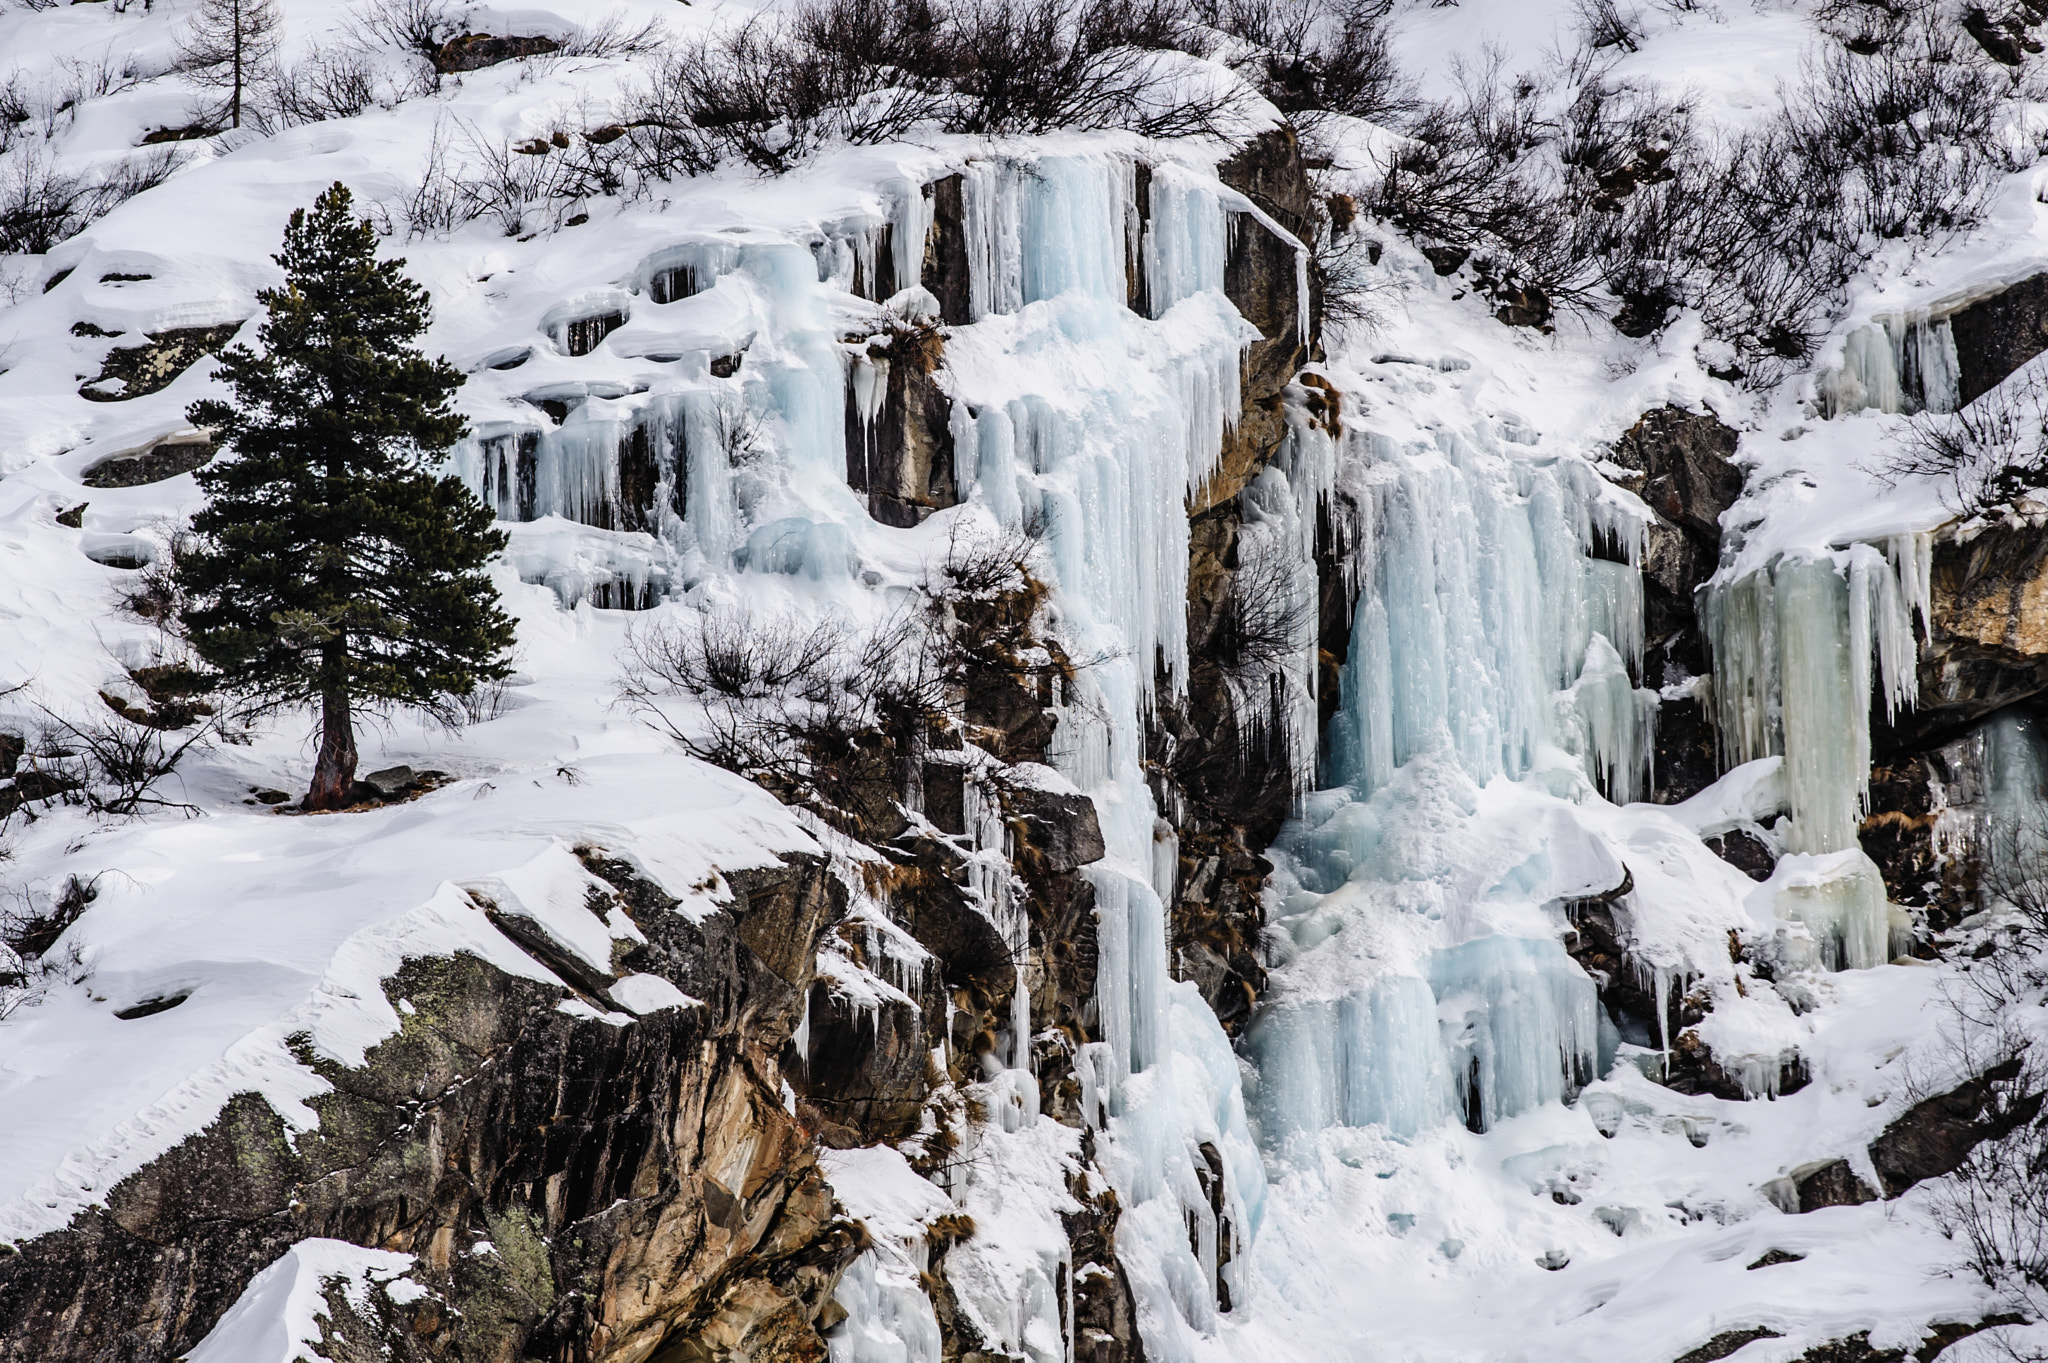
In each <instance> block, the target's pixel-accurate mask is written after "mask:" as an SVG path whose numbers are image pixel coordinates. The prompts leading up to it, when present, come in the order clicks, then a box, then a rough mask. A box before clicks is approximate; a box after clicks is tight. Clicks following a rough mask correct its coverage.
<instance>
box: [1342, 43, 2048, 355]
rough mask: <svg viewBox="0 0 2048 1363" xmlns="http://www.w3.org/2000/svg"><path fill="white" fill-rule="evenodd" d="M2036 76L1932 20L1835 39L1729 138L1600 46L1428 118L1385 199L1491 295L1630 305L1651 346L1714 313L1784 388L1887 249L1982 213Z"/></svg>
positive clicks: (1481, 83)
mask: <svg viewBox="0 0 2048 1363" xmlns="http://www.w3.org/2000/svg"><path fill="white" fill-rule="evenodd" d="M2016 79H2018V78H2017V77H2015V76H2010V75H2007V74H2005V73H2004V71H2003V69H2002V68H2000V67H1998V66H1997V65H1996V64H1994V63H1992V62H1991V61H1990V59H1989V58H1987V57H1986V56H1985V55H1984V54H1983V52H1982V50H1981V49H1980V48H1979V47H1978V46H1977V45H1976V43H1975V41H1974V40H1973V39H1971V38H1970V37H1969V35H1968V34H1967V33H1966V32H1965V31H1964V30H1963V29H1962V28H1961V27H1960V26H1959V25H1958V24H1956V23H1955V22H1953V21H1952V20H1950V19H1948V18H1945V17H1943V16H1941V15H1940V14H1938V13H1936V12H1935V11H1932V10H1927V11H1924V12H1920V13H1918V14H1915V15H1912V16H1909V17H1908V18H1906V19H1903V20H1901V21H1900V23H1899V25H1898V26H1897V28H1896V31H1895V33H1894V34H1893V36H1892V38H1891V40H1889V41H1887V42H1886V43H1885V44H1884V45H1883V46H1881V47H1880V48H1878V49H1876V50H1874V51H1872V52H1870V53H1867V54H1866V53H1861V52H1857V51H1852V50H1850V49H1849V48H1846V47H1842V46H1839V45H1831V46H1829V47H1828V48H1826V49H1825V50H1824V51H1822V52H1821V53H1820V55H1819V56H1817V57H1816V58H1814V59H1813V60H1811V61H1810V62H1809V63H1808V64H1807V67H1806V79H1805V80H1804V81H1802V82H1801V83H1800V84H1799V85H1797V86H1796V87H1794V88H1792V89H1790V90H1788V91H1787V92H1786V94H1785V95H1784V97H1783V99H1782V102H1781V104H1780V106H1779V108H1778V110H1777V111H1776V113H1775V115H1774V116H1773V117H1772V118H1770V119H1768V120H1766V121H1765V122H1764V123H1763V124H1762V125H1760V126H1759V127H1757V128H1754V129H1751V130H1748V131H1745V132H1742V133H1740V134H1737V135H1733V136H1728V137H1719V138H1717V137H1713V136H1709V135H1708V134H1707V133H1706V132H1704V131H1703V130H1702V129H1701V128H1700V127H1699V126H1698V125H1697V124H1696V123H1695V120H1694V117H1693V115H1692V112H1691V110H1690V109H1689V108H1688V107H1687V106H1686V105H1685V104H1684V103H1683V102H1681V101H1677V100H1674V99H1671V98H1669V97H1667V96H1662V95H1660V94H1659V93H1658V92H1656V91H1653V90H1650V89H1645V88H1639V87H1632V86H1630V85H1628V84H1626V83H1624V82H1621V81H1618V80H1616V79H1615V78H1614V77H1613V75H1612V73H1611V72H1610V71H1609V70H1608V69H1607V68H1606V67H1604V66H1603V65H1601V64H1600V63H1599V62H1598V61H1596V60H1594V59H1593V57H1592V54H1591V52H1590V50H1582V51H1581V52H1580V53H1578V54H1576V55H1575V56H1573V57H1571V58H1569V59H1567V60H1565V61H1563V62H1559V63H1554V64H1553V65H1552V67H1551V68H1550V69H1549V70H1547V71H1543V72H1539V73H1536V74H1534V75H1528V74H1515V75H1510V74H1509V73H1508V72H1507V71H1506V70H1505V68H1504V67H1503V66H1501V65H1500V64H1499V63H1498V62H1496V63H1494V64H1493V65H1491V66H1488V67H1486V68H1483V69H1479V70H1475V71H1471V72H1468V73H1466V76H1465V78H1464V80H1463V81H1462V84H1461V88H1460V90H1459V93H1458V94H1457V95H1455V96H1454V97H1452V98H1449V99H1445V100H1440V101H1437V102H1435V103H1432V104H1430V105H1427V106H1425V107H1424V108H1422V109H1421V110H1420V111H1418V112H1417V113H1416V115H1415V116H1414V117H1413V118H1412V119H1410V120H1409V122H1408V123H1407V125H1406V126H1405V129H1404V130H1405V131H1406V132H1407V133H1408V134H1409V136H1410V138H1411V139H1412V140H1411V142H1410V143H1409V144H1408V145H1407V146H1406V147H1404V148H1403V149H1402V150H1401V151H1400V152H1399V153H1397V154H1396V155H1395V156H1394V157H1393V158H1391V161H1390V163H1389V165H1388V166H1387V168H1386V170H1385V173H1384V174H1383V176H1382V177H1381V179H1380V181H1379V184H1378V186H1377V190H1376V193H1375V194H1374V196H1373V197H1372V198H1371V199H1370V200H1369V202H1368V205H1367V208H1368V211H1370V212H1372V213H1373V214H1375V215H1376V216H1379V217H1381V218H1383V219H1385V220H1386V221H1388V222H1390V223H1392V224H1393V225H1395V226H1397V227H1399V228H1401V229H1402V230H1404V231H1407V232H1409V233H1411V234H1412V235H1414V236H1416V237H1417V238H1419V239H1421V240H1423V241H1425V242H1427V243H1431V244H1440V245H1443V246H1446V247H1450V248H1455V249H1457V250H1461V251H1465V252H1468V253H1470V255H1471V258H1472V260H1473V262H1474V266H1475V272H1476V273H1477V274H1479V275H1480V277H1481V279H1482V282H1489V283H1494V284H1496V285H1501V284H1505V285H1508V286H1510V287H1512V286H1523V287H1528V286H1533V287H1534V288H1536V289H1538V290H1541V291H1542V293H1543V294H1544V295H1545V296H1546V297H1547V298H1548V299H1549V300H1550V301H1552V302H1555V303H1559V304H1565V305H1576V306H1581V307H1590V306H1594V305H1597V304H1599V303H1601V302H1603V301H1604V300H1607V299H1610V298H1611V299H1613V300H1616V301H1618V302H1619V303H1620V304H1621V311H1620V316H1619V317H1617V319H1616V320H1617V322H1618V323H1619V324H1620V325H1622V326H1623V328H1624V329H1625V330H1628V331H1630V332H1632V333H1633V334H1642V333H1644V332H1647V331H1649V330H1652V329H1654V328H1655V327H1656V326H1658V325H1660V324H1661V323H1662V321H1663V320H1664V317H1665V314H1666V313H1667V312H1668V310H1669V309H1670V308H1672V307H1675V306H1690V307H1694V308H1697V309H1698V310H1699V311H1700V313H1701V315H1702V316H1703V318H1704V319H1705V321H1706V322H1707V324H1708V326H1709V327H1710V328H1711V329H1712V330H1714V331H1715V332H1717V333H1718V334H1720V335H1721V336H1723V337H1724V338H1726V339H1728V340H1730V341H1732V342H1734V343H1735V344H1736V346H1737V347H1738V349H1739V350H1740V351H1741V352H1742V353H1743V354H1744V355H1745V356H1747V357H1749V360H1750V363H1751V366H1752V367H1753V368H1755V369H1757V370H1758V371H1759V373H1760V375H1765V374H1767V373H1774V372H1776V367H1777V365H1778V364H1779V363H1781V362H1784V361H1795V360H1799V359H1802V358H1804V357H1805V356H1806V355H1808V354H1810V353H1811V351H1812V348H1813V346H1814V345H1815V344H1816V343H1817V342H1818V340H1819V339H1820V338H1821V337H1822V336H1823V335H1824V334H1825V333H1826V330H1827V328H1828V325H1829V322H1830V319H1831V317H1832V315H1833V313H1834V312H1835V311H1836V309H1837V308H1838V306H1839V304H1840V302H1841V299H1842V291H1843V289H1844V287H1845V285H1846V284H1847V282H1848V280H1849V278H1850V277H1851V276H1852V275H1853V274H1854V273H1855V272H1856V271H1857V270H1859V269H1860V268H1861V267H1862V265H1863V264H1864V262H1866V261H1867V260H1869V259H1870V258H1871V256H1872V255H1873V254H1875V252H1876V251H1877V250H1878V249H1880V248H1881V247H1882V245H1883V244H1884V243H1885V242H1887V241H1891V240H1896V239H1899V238H1906V237H1923V238H1924V237H1934V236H1940V235H1943V234H1947V233H1952V232H1955V231H1958V230H1961V229H1963V228H1967V227H1968V226H1970V225H1971V224H1972V223H1974V222H1975V221H1977V220H1978V218H1979V217H1980V216H1981V214H1982V212H1983V209H1984V205H1985V202H1986V198H1987V196H1988V194H1989V192H1990V188H1991V185H1992V183H1993V181H1994V180H1995V178H1996V177H1997V175H1998V174H1999V173H2000V170H2001V168H2002V161H2001V153H2000V151H1999V149H1998V144H1997V137H1996V133H1997V118H1996V115H1997V113H1998V110H1999V108H2000V105H2001V102H2002V101H2004V100H2005V99H2007V98H2009V97H2010V96H2011V95H2012V94H2013V93H2014V92H2015V90H2016V89H2017V88H2018V87H2016V86H2015V84H2014V81H2015V80H2016Z"/></svg>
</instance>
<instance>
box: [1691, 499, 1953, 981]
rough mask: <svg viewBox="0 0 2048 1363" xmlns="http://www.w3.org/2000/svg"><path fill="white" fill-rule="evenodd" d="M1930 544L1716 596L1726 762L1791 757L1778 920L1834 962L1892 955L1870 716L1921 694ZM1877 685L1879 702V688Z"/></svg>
mask: <svg viewBox="0 0 2048 1363" xmlns="http://www.w3.org/2000/svg"><path fill="white" fill-rule="evenodd" d="M1931 555H1932V547H1931V543H1930V540H1929V537H1928V536H1926V535H1924V534H1915V535H1900V536H1895V537H1893V538H1892V539H1890V540H1889V541H1887V543H1886V545H1885V547H1884V548H1883V549H1882V550H1880V549H1879V548H1877V547H1876V546H1874V545H1869V544H1857V545H1853V546H1851V547H1850V548H1849V549H1847V550H1843V551H1841V552H1839V553H1837V554H1830V555H1826V556H1819V557H1793V556H1786V557H1781V558H1779V559H1777V560H1775V561H1774V562H1772V563H1771V564H1769V565H1768V566H1766V567H1765V568H1762V569H1760V570H1758V571H1756V572H1753V573H1750V574H1747V575H1745V576H1742V577H1739V578H1736V579H1734V580H1732V581H1725V582H1722V581H1717V582H1715V583H1713V584H1711V585H1710V586H1709V588H1708V590H1707V592H1706V597H1705V610H1704V617H1705V625H1706V636H1707V644H1708V648H1709V651H1710V653H1711V654H1712V659H1713V667H1714V695H1713V702H1714V708H1715V719H1716V728H1717V729H1718V731H1719V734H1720V741H1721V744H1722V749H1723V751H1722V760H1723V762H1724V764H1725V765H1727V766H1730V767H1732V766H1735V765H1738V764H1740V763H1743V762H1748V761H1753V760H1755V759H1756V758H1760V757H1768V756H1772V755H1775V754H1781V753H1782V754H1783V755H1784V758H1785V786H1786V797H1787V803H1788V804H1789V806H1790V812H1791V822H1790V825H1789V827H1787V828H1785V829H1783V830H1781V838H1782V841H1783V844H1784V846H1785V849H1786V851H1787V852H1788V853H1790V854H1792V855H1791V856H1788V857H1787V858H1786V859H1785V860H1783V861H1781V863H1780V865H1779V873H1778V876H1777V877H1776V879H1777V881H1778V883H1779V887H1780V888H1779V893H1778V912H1779V916H1780V917H1782V918H1785V919H1788V920H1791V921H1795V922H1800V923H1804V924H1805V925H1806V926H1807V927H1808V928H1809V929H1810V931H1811V932H1812V935H1813V938H1814V941H1815V944H1816V950H1817V953H1818V960H1817V962H1816V963H1818V964H1824V965H1826V966H1827V967H1828V968H1830V969H1844V968H1866V967H1869V966H1873V965H1878V964H1881V963H1882V962H1883V961H1885V960H1887V959H1889V957H1890V940H1891V924H1890V916H1889V915H1890V908H1889V904H1888V902H1887V900H1886V896H1885V889H1884V881H1883V878H1882V876H1881V875H1880V874H1879V872H1878V869H1877V866H1876V864H1875V863H1873V862H1872V861H1871V860H1870V858H1869V857H1868V856H1866V855H1864V853H1863V850H1862V847H1861V845H1860V843H1859V842H1858V839H1857V830H1858V827H1859V825H1860V823H1861V822H1862V816H1863V813H1864V811H1865V808H1866V807H1867V805H1868V802H1869V796H1870V711H1871V707H1872V705H1873V703H1874V700H1875V699H1877V698H1881V699H1882V701H1883V704H1884V706H1885V708H1886V711H1887V713H1888V714H1896V713H1897V712H1898V711H1899V710H1900V709H1901V708H1903V707H1906V706H1910V705H1912V704H1913V702H1914V700H1915V699H1916V697H1917V694H1918V674H1917V668H1916V662H1917V651H1918V645H1917V643H1916V641H1915V636H1914V621H1915V619H1916V618H1917V619H1918V621H1919V622H1920V627H1921V628H1922V629H1926V628H1927V627H1928V611H1929V601H1930V586H1929V578H1930V572H1931V561H1932V560H1931ZM1873 690H1875V692H1876V696H1875V697H1874V696H1873Z"/></svg>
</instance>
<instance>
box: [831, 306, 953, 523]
mask: <svg viewBox="0 0 2048 1363" xmlns="http://www.w3.org/2000/svg"><path fill="white" fill-rule="evenodd" d="M865 349H866V353H865V355H864V357H863V359H862V362H861V363H860V364H858V365H856V366H855V367H854V368H853V369H852V371H851V372H850V373H849V374H848V393H847V403H846V485H847V486H848V487H850V488H852V489H853V490H854V491H855V492H864V493H866V494H867V499H868V514H869V515H870V516H872V517H874V518H875V519H876V520H877V521H880V522H881V523H882V524H883V525H894V526H912V525H916V524H917V523H918V522H919V521H921V520H923V519H924V518H925V517H926V516H929V515H931V514H932V512H934V511H937V510H940V509H942V508H945V507H949V506H952V505H954V504H955V503H956V502H958V501H959V500H960V497H959V488H958V482H957V479H956V477H955V474H954V470H953V430H952V424H951V421H952V411H953V403H952V399H950V398H948V397H947V396H946V394H945V392H944V390H943V389H941V388H940V386H939V384H938V381H937V379H936V377H935V376H936V374H937V372H938V369H939V366H940V364H941V362H942V360H943V357H944V338H943V337H942V336H941V335H940V333H939V332H938V331H936V330H935V329H933V328H930V327H917V326H901V327H897V328H895V329H893V330H891V331H888V332H884V333H882V334H880V335H877V336H872V337H869V338H868V340H867V344H866V348H865Z"/></svg>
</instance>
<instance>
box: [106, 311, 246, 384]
mask: <svg viewBox="0 0 2048 1363" xmlns="http://www.w3.org/2000/svg"><path fill="white" fill-rule="evenodd" d="M241 329H242V324H241V323H240V322H224V323H222V324H221V325H220V326H217V327H178V328H175V329H173V330H170V331H160V332H157V333H155V334H154V335H151V336H149V337H148V338H146V339H145V341H144V343H143V344H141V345H138V346H117V347H115V348H114V349H112V350H110V351H108V352H107V358H106V359H105V361H103V362H102V363H101V366H100V372H99V375H98V377H96V378H94V379H92V380H90V381H88V382H87V383H86V385H85V387H83V388H81V389H79V390H78V395H79V396H80V397H82V398H85V399H87V400H88V401H91V402H123V401H126V400H127V399H129V398H139V397H142V396H144V395H146V394H149V393H156V392H161V391H162V390H163V389H165V388H168V387H170V386H171V381H172V380H173V379H176V378H177V377H178V375H180V374H182V373H184V372H185V371H186V370H187V369H190V368H191V367H192V365H193V364H194V363H195V362H197V361H198V360H199V359H200V358H202V357H203V356H207V355H214V354H218V353H219V351H220V349H221V347H223V346H225V345H226V344H227V343H228V342H229V341H231V340H233V339H234V337H235V333H236V332H238V331H240V330H241Z"/></svg>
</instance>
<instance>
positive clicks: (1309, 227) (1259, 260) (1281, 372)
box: [1188, 126, 1321, 516]
mask: <svg viewBox="0 0 2048 1363" xmlns="http://www.w3.org/2000/svg"><path fill="white" fill-rule="evenodd" d="M1216 173H1217V175H1218V177H1219V178H1220V179H1222V181H1223V183H1225V184H1226V185H1229V186H1230V187H1231V188H1232V189H1235V190H1237V191H1238V192H1239V193H1241V194H1243V195H1244V196H1245V197H1246V198H1248V199H1250V200H1251V201H1252V202H1253V203H1254V204H1257V205H1258V207H1259V208H1260V210H1261V211H1262V212H1264V213H1265V214H1267V216H1269V217H1271V218H1272V219H1273V221H1275V222H1277V223H1278V224H1279V225H1280V226H1281V227H1283V228H1285V229H1286V230H1287V231H1289V232H1291V233H1293V234H1294V235H1295V236H1296V237H1297V238H1300V239H1302V240H1304V241H1305V240H1307V239H1308V238H1309V237H1310V236H1311V235H1312V234H1313V232H1314V230H1315V228H1314V213H1315V208H1314V204H1315V193H1314V189H1313V187H1312V186H1311V185H1310V183H1309V179H1308V170H1307V167H1305V166H1304V165H1303V164H1302V158H1301V143H1300V141H1299V140H1298V139H1297V138H1296V137H1295V134H1294V130H1293V129H1292V128H1290V127H1284V126H1283V127H1280V128H1275V129H1271V130H1269V131H1267V132H1263V133H1261V134H1259V135H1258V136H1257V137H1256V138H1254V139H1252V141H1251V142H1250V143H1249V144H1248V145H1246V147H1245V148H1244V149H1243V150H1242V151H1240V152H1238V153H1237V154H1236V155H1235V156H1232V157H1231V158H1230V159H1228V160H1226V161H1224V162H1223V163H1222V164H1221V165H1219V166H1217V168H1216ZM1296 254H1297V253H1296V251H1295V248H1294V247H1293V246H1292V245H1291V244H1289V243H1287V242H1285V241H1283V240H1281V239H1280V238H1279V237H1277V236H1275V235H1274V234H1273V233H1272V232H1270V231H1268V230H1266V229H1265V227H1264V226H1262V225H1260V224H1258V223H1257V222H1256V220H1254V219H1252V218H1251V217H1249V216H1248V215H1246V216H1242V217H1240V218H1239V219H1238V221H1237V230H1236V231H1234V232H1232V233H1231V246H1230V256H1229V258H1228V259H1227V260H1226V261H1225V262H1224V267H1223V291H1224V293H1225V294H1227V295H1228V296H1229V298H1230V301H1231V302H1232V303H1233V304H1234V305H1235V306H1236V307H1237V310H1238V311H1239V312H1240V313H1242V314H1244V318H1245V320H1246V321H1248V322H1250V323H1251V324H1252V325H1253V326H1255V327H1257V328H1258V329H1259V334H1260V336H1261V337H1263V338H1264V339H1262V340H1258V341H1254V342H1253V343H1252V344H1251V346H1249V347H1248V348H1247V349H1246V350H1245V352H1244V358H1243V362H1242V366H1241V376H1240V380H1239V382H1240V384H1241V388H1242V395H1243V409H1242V411H1241V412H1240V413H1239V416H1238V420H1237V425H1236V427H1235V429H1232V430H1229V431H1226V432H1225V434H1224V437H1223V449H1222V453H1221V454H1220V455H1219V456H1218V458H1217V461H1216V471H1215V473H1214V474H1212V475H1211V476H1210V479H1209V482H1208V483H1207V484H1206V485H1204V486H1203V488H1202V489H1201V490H1200V492H1198V493H1197V494H1196V495H1195V497H1194V498H1193V499H1192V500H1191V501H1190V503H1189V505H1188V512H1189V514H1190V515H1194V516H1199V515H1201V514H1203V513H1205V512H1207V511H1209V510H1210V509H1212V508H1214V507H1218V506H1220V505H1222V504H1223V503H1224V502H1225V501H1228V500H1230V499H1233V498H1235V497H1236V496H1237V494H1238V493H1239V492H1241V491H1243V490H1244V487H1245V485H1246V484H1247V483H1249V482H1250V481H1251V480H1252V478H1253V477H1254V476H1255V475H1256V474H1257V473H1258V471H1259V470H1260V469H1262V468H1264V467H1265V466H1266V463H1267V461H1268V460H1270V459H1271V458H1272V457H1273V455H1274V453H1275V452H1276V451H1277V450H1278V449H1279V446H1280V441H1281V438H1282V437H1283V436H1284V435H1285V434H1286V425H1287V424H1286V418H1285V417H1284V416H1283V414H1282V408H1283V406H1284V401H1285V399H1284V394H1285V392H1286V389H1287V385H1288V384H1289V383H1291V382H1292V381H1293V379H1294V375H1295V371H1296V370H1298V369H1300V368H1301V366H1302V365H1303V364H1305V363H1307V362H1308V361H1309V359H1310V358H1311V357H1312V355H1313V347H1314V345H1315V344H1316V339H1317V338H1316V334H1315V328H1316V327H1317V325H1318V319H1319V318H1320V317H1321V306H1320V304H1321V300H1320V298H1317V297H1315V296H1314V295H1313V294H1312V295H1311V297H1310V298H1309V299H1308V300H1307V302H1308V304H1309V307H1308V309H1307V313H1308V316H1309V326H1310V334H1309V335H1307V336H1303V335H1301V334H1300V332H1301V317H1302V314H1303V307H1302V303H1303V299H1302V297H1301V290H1300V271H1299V266H1298V262H1297V261H1296ZM1310 287H1311V289H1313V288H1314V287H1315V285H1314V280H1313V278H1311V280H1310Z"/></svg>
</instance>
